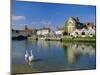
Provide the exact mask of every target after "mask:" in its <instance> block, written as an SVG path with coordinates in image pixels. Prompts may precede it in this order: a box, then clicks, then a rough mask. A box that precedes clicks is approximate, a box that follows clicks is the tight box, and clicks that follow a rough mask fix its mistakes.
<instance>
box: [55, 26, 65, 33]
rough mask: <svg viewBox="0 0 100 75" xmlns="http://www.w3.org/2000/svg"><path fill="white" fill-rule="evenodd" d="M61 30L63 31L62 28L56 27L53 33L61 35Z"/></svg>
mask: <svg viewBox="0 0 100 75" xmlns="http://www.w3.org/2000/svg"><path fill="white" fill-rule="evenodd" d="M63 32H64V28H58V29H57V30H56V31H55V35H62V33H63Z"/></svg>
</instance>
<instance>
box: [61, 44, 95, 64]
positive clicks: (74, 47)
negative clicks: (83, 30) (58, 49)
mask: <svg viewBox="0 0 100 75" xmlns="http://www.w3.org/2000/svg"><path fill="white" fill-rule="evenodd" d="M93 45H94V46H93ZM63 48H64V55H65V58H66V59H67V60H68V62H69V63H70V64H74V63H75V62H76V61H77V60H78V59H79V57H80V55H88V56H93V55H95V44H90V43H89V44H85V43H84V44H83V43H82V44H71V43H70V44H63Z"/></svg>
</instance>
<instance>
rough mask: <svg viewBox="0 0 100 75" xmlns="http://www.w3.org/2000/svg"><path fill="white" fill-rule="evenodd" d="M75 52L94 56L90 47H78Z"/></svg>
mask: <svg viewBox="0 0 100 75" xmlns="http://www.w3.org/2000/svg"><path fill="white" fill-rule="evenodd" d="M76 50H77V52H79V53H81V54H83V55H95V48H93V47H92V46H86V45H80V46H78V48H77V49H76Z"/></svg>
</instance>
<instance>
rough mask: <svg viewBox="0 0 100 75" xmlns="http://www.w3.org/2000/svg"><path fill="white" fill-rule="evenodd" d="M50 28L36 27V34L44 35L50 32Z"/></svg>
mask: <svg viewBox="0 0 100 75" xmlns="http://www.w3.org/2000/svg"><path fill="white" fill-rule="evenodd" d="M50 31H51V30H50V28H45V27H44V28H40V29H37V36H46V35H48V34H49V33H50Z"/></svg>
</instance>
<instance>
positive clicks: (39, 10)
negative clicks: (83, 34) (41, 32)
mask: <svg viewBox="0 0 100 75" xmlns="http://www.w3.org/2000/svg"><path fill="white" fill-rule="evenodd" d="M95 10H96V8H95V6H86V5H85V6H84V5H70V4H50V3H40V2H20V1H15V0H12V4H11V14H12V15H11V19H12V28H15V29H21V28H22V27H23V26H24V25H28V26H29V27H31V28H41V27H44V26H45V27H50V28H51V29H55V28H57V27H63V25H64V21H66V20H67V19H68V18H69V17H70V16H72V17H75V18H76V17H79V19H80V22H93V23H94V24H95V13H96V11H95Z"/></svg>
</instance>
